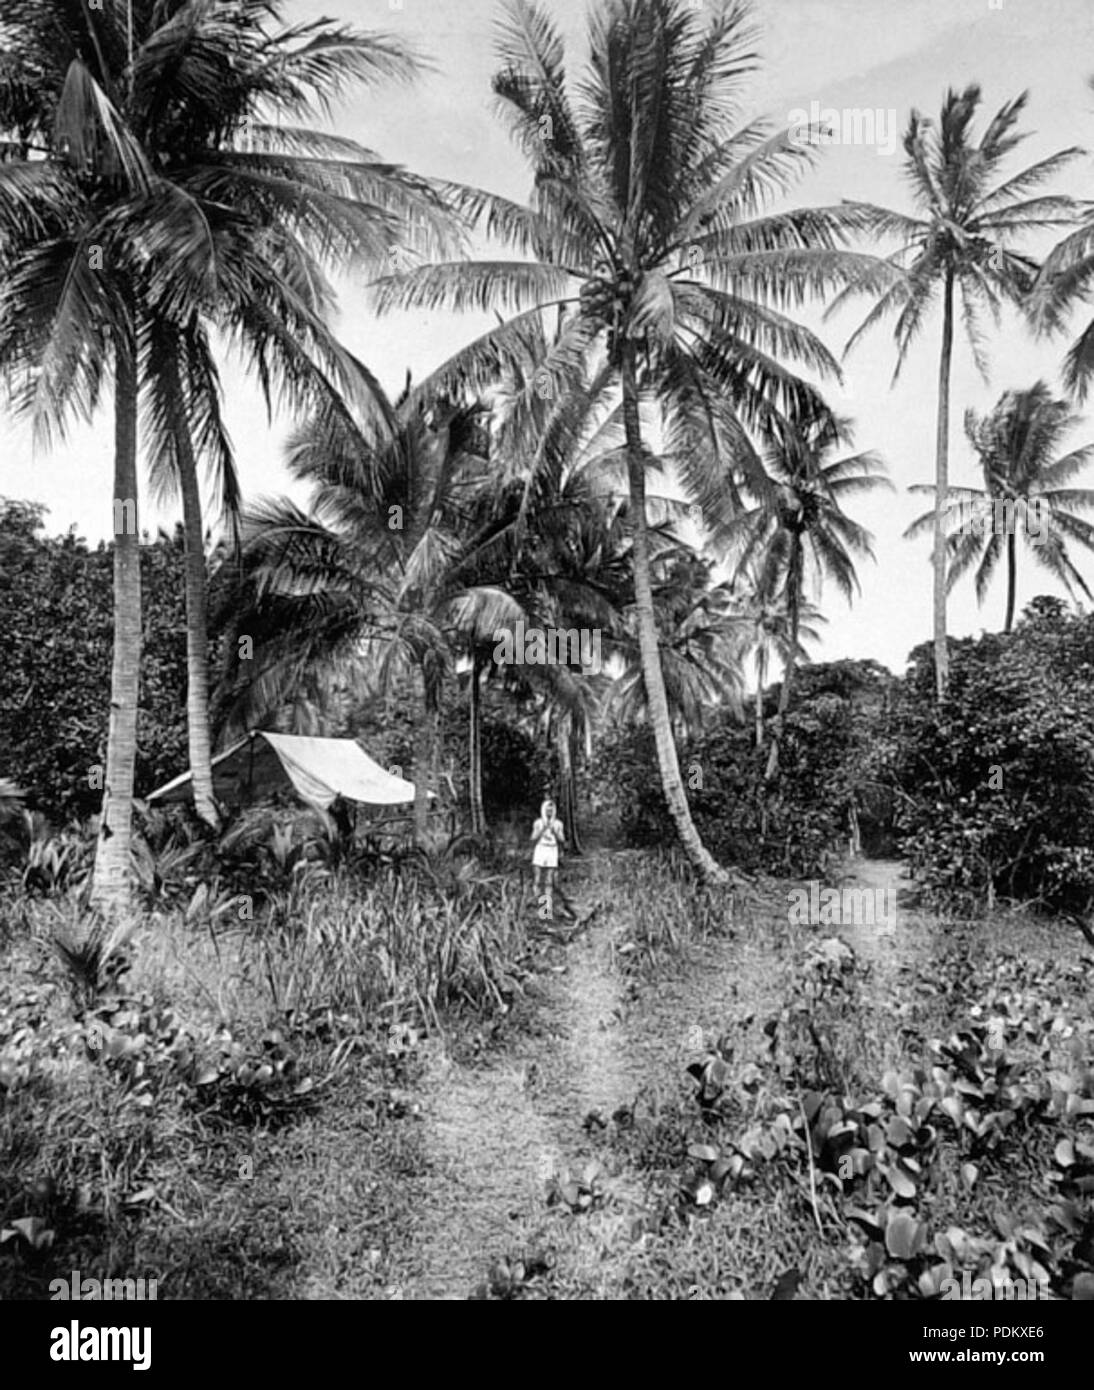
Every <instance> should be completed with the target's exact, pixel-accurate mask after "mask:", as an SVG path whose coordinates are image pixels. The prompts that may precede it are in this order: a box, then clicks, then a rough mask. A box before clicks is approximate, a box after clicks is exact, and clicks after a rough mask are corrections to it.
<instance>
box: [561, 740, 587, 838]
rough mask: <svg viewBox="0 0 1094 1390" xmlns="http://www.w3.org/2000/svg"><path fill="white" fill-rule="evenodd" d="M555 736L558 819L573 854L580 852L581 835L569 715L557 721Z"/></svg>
mask: <svg viewBox="0 0 1094 1390" xmlns="http://www.w3.org/2000/svg"><path fill="white" fill-rule="evenodd" d="M557 737H558V775H559V804H560V807H561V811H562V815H561V817H560V819H561V820H562V824H563V826H564V828H565V830H566V835H567V837H568V839H569V843H570V848H571V849H572V850H573V852H574V853H575V854H581V853H583V850H582V845H581V836H580V834H579V833H578V828H577V782H576V779H575V777H574V744H573V738H574V731H573V724H572V721H571V720H570V719H569V717H566V718H564V719H562V720H560V721H559V726H558V736H557Z"/></svg>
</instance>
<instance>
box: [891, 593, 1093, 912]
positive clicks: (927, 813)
mask: <svg viewBox="0 0 1094 1390" xmlns="http://www.w3.org/2000/svg"><path fill="white" fill-rule="evenodd" d="M951 649H952V650H951V666H950V685H949V689H948V692H947V698H946V702H945V704H944V705H943V706H942V707H941V708H939V707H938V706H937V705H936V703H935V699H934V678H933V670H932V664H931V661H930V658H929V653H928V652H927V650H926V649H925V648H920V649H918V651H917V652H915V653H913V663H914V664H913V669H912V671H911V672H910V674H909V677H908V679H907V681H906V682H905V684H904V689H903V690H902V693H901V697H900V699H899V700H898V702H897V706H896V713H895V725H894V733H895V744H894V747H893V758H892V772H891V775H892V778H893V783H894V785H895V787H896V789H897V791H898V792H899V796H900V816H899V824H900V829H901V832H902V847H903V851H904V854H905V855H906V856H907V858H908V859H909V861H910V863H911V865H912V867H913V869H914V871H915V872H916V874H917V875H918V877H919V878H920V880H921V881H922V883H923V884H924V886H925V887H926V889H927V891H928V892H929V894H931V895H932V896H933V897H934V898H935V899H936V900H939V901H945V902H947V903H950V904H953V905H955V906H960V905H962V904H966V905H967V904H971V903H985V902H986V903H988V904H989V905H990V904H991V903H992V902H993V901H994V900H995V898H996V897H999V896H1005V897H1008V898H1012V899H1019V900H1024V901H1038V902H1041V903H1043V904H1047V905H1048V906H1050V907H1053V908H1056V909H1059V910H1065V911H1073V912H1085V911H1086V910H1088V908H1089V907H1090V905H1091V903H1092V902H1094V618H1090V617H1083V618H1074V617H1070V616H1068V615H1067V614H1066V613H1065V612H1064V611H1063V608H1062V605H1060V604H1058V603H1057V602H1056V601H1055V600H1047V599H1046V600H1038V601H1037V602H1036V603H1035V604H1034V605H1032V606H1031V607H1030V609H1029V610H1027V613H1026V614H1025V615H1024V617H1023V621H1022V622H1021V623H1020V624H1019V626H1018V628H1017V630H1016V631H1015V632H1014V633H1013V634H1010V635H993V636H984V637H981V638H979V639H977V640H971V639H970V640H965V641H959V642H954V643H952V644H951Z"/></svg>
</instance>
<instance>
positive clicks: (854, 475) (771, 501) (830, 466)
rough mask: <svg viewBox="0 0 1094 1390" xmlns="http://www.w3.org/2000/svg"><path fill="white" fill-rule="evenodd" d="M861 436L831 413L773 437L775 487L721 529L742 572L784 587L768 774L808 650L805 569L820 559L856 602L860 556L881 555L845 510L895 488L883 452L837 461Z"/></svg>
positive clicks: (822, 571) (768, 463) (718, 537)
mask: <svg viewBox="0 0 1094 1390" xmlns="http://www.w3.org/2000/svg"><path fill="white" fill-rule="evenodd" d="M852 442H853V432H852V429H851V426H850V423H849V422H848V421H847V420H843V419H840V418H838V417H836V416H834V415H832V414H831V413H829V412H827V411H824V412H822V413H821V414H820V415H819V416H817V417H815V418H814V419H812V420H803V421H802V422H800V423H799V424H798V425H797V426H796V427H794V428H793V429H791V430H789V431H785V432H782V433H780V434H779V435H778V436H777V437H775V438H773V439H772V441H771V442H770V444H769V445H768V448H767V449H766V451H765V459H764V464H765V472H766V476H767V477H768V479H769V480H770V484H771V486H770V488H769V489H767V490H765V492H764V495H763V496H762V497H761V498H760V499H759V500H758V501H757V502H756V503H755V505H753V506H751V507H749V508H747V509H746V510H745V511H743V512H741V513H740V515H739V516H737V517H735V518H734V519H733V520H732V521H730V522H728V523H726V524H725V525H724V526H722V527H720V528H719V529H718V531H717V532H716V534H715V537H714V540H715V543H716V544H717V545H720V546H723V547H725V548H726V549H727V550H729V551H731V552H735V553H736V555H737V565H736V571H735V574H736V576H740V575H741V574H744V573H747V572H748V571H749V570H750V569H752V570H754V571H755V572H757V573H758V576H759V587H760V589H761V591H762V592H764V593H773V592H781V594H782V595H783V596H784V597H785V601H786V610H787V615H788V618H789V634H788V639H789V640H788V643H787V654H786V665H785V669H784V672H783V679H782V686H781V688H780V690H779V705H778V709H777V711H776V715H775V727H774V731H773V738H772V742H771V752H770V754H769V757H768V763H767V770H766V773H765V777H766V779H767V780H768V781H770V780H771V778H772V777H774V775H775V772H776V770H777V768H778V762H779V744H780V742H781V739H782V733H783V727H784V724H785V720H786V711H787V708H788V707H789V704H790V693H791V689H792V687H793V684H794V672H795V670H796V668H797V660H798V654H799V652H800V650H801V622H802V611H803V605H804V601H805V571H806V563H807V561H811V562H812V569H813V575H814V582H815V583H816V584H817V585H818V586H819V585H820V583H821V581H822V580H823V579H824V578H830V579H832V580H834V581H835V584H836V587H837V588H838V589H839V591H840V592H841V593H842V594H843V595H844V597H845V598H846V599H847V601H848V602H849V603H850V602H851V600H852V599H853V598H854V595H855V593H856V592H857V590H858V587H859V584H858V576H857V574H856V573H855V561H854V557H855V556H866V557H868V558H870V559H872V558H873V550H872V548H871V545H870V542H871V536H870V533H869V532H868V531H866V530H865V529H864V528H863V527H861V526H860V525H859V524H858V523H857V522H855V521H853V520H852V519H851V518H850V517H849V516H848V515H847V513H846V512H845V511H844V503H845V502H846V501H847V500H848V499H849V498H851V497H854V496H857V495H859V494H861V493H866V492H872V491H875V490H876V489H877V488H889V489H890V490H891V489H892V484H891V483H890V482H889V480H888V478H886V477H884V475H883V473H882V471H881V470H882V468H883V465H882V463H881V461H880V459H879V458H878V457H877V455H876V454H873V453H869V452H867V453H861V454H852V455H849V456H847V457H845V458H839V459H834V460H831V461H829V456H830V454H831V453H832V452H833V451H834V450H835V449H837V448H839V447H841V446H849V445H850V444H851V443H852Z"/></svg>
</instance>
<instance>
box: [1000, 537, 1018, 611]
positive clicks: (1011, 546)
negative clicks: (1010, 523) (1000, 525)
mask: <svg viewBox="0 0 1094 1390" xmlns="http://www.w3.org/2000/svg"><path fill="white" fill-rule="evenodd" d="M1017 592H1018V533H1017V532H1016V531H1014V530H1012V531H1011V533H1010V535H1009V536H1008V537H1007V620H1006V623H1005V624H1004V625H1003V631H1004V632H1010V631H1011V629H1012V628H1013V627H1014V600H1015V598H1016V597H1017Z"/></svg>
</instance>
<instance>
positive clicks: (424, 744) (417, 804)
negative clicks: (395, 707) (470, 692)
mask: <svg viewBox="0 0 1094 1390" xmlns="http://www.w3.org/2000/svg"><path fill="white" fill-rule="evenodd" d="M432 729H433V717H432V711H431V709H430V702H429V683H428V680H427V679H426V675H425V672H424V671H423V672H422V724H421V730H420V732H419V735H418V750H417V753H416V754H415V757H414V843H415V844H416V845H418V846H419V848H424V847H425V845H426V842H427V839H428V832H429V776H430V772H431V770H432V767H433V750H432V749H431V748H430V743H431V742H432V739H431V734H432Z"/></svg>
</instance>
